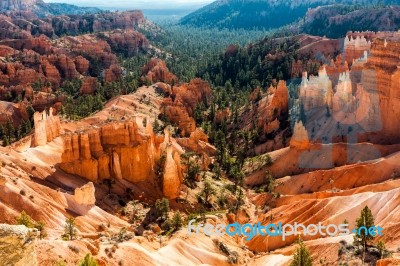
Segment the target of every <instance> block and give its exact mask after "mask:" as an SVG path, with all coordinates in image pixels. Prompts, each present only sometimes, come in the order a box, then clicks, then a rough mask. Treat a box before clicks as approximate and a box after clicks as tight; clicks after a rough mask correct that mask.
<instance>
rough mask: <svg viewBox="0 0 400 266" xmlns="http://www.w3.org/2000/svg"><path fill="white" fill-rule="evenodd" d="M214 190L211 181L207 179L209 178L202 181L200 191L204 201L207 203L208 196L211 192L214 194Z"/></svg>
mask: <svg viewBox="0 0 400 266" xmlns="http://www.w3.org/2000/svg"><path fill="white" fill-rule="evenodd" d="M214 192H215V189H214V187H213V186H212V185H211V182H210V181H209V180H206V181H205V182H204V188H203V190H202V191H201V194H202V195H203V196H204V202H205V203H207V204H208V203H209V200H210V196H211V195H212V194H214Z"/></svg>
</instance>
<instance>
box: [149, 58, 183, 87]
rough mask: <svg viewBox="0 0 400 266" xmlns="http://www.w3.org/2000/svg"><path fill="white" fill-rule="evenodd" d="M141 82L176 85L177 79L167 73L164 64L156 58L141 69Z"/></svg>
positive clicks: (167, 70)
mask: <svg viewBox="0 0 400 266" xmlns="http://www.w3.org/2000/svg"><path fill="white" fill-rule="evenodd" d="M142 75H143V78H142V79H143V81H145V82H150V83H156V82H164V83H168V84H171V83H177V82H178V78H177V77H176V76H175V75H174V74H173V73H171V72H170V71H169V69H168V68H167V65H166V64H165V62H164V61H163V60H161V59H158V58H152V59H151V60H150V61H149V62H148V63H147V64H146V65H145V66H144V67H143V69H142Z"/></svg>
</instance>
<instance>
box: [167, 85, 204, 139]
mask: <svg viewBox="0 0 400 266" xmlns="http://www.w3.org/2000/svg"><path fill="white" fill-rule="evenodd" d="M160 88H161V87H160ZM161 89H165V91H164V93H166V94H167V95H169V97H167V98H164V101H163V104H162V106H161V114H162V115H164V116H165V117H167V118H168V119H169V120H170V121H171V122H172V123H173V124H175V125H177V126H178V128H179V130H180V135H181V136H184V137H189V136H190V133H192V132H193V131H195V130H196V121H195V120H194V118H193V113H194V110H195V108H196V106H197V104H199V103H200V102H207V101H208V100H209V98H210V96H211V88H210V85H209V84H208V83H207V82H205V81H203V80H201V79H199V78H196V79H193V80H191V81H190V82H189V83H187V84H181V85H178V86H173V87H172V89H171V88H170V87H162V88H161Z"/></svg>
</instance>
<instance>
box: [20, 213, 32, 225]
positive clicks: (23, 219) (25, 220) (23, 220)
mask: <svg viewBox="0 0 400 266" xmlns="http://www.w3.org/2000/svg"><path fill="white" fill-rule="evenodd" d="M17 224H19V225H25V226H26V227H33V221H32V218H31V217H30V216H29V215H28V214H26V212H25V211H22V212H21V215H20V216H19V217H18V218H17Z"/></svg>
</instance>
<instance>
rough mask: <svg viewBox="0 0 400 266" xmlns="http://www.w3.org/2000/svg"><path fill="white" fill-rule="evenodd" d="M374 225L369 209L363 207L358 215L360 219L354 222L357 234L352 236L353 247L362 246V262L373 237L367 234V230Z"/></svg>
mask: <svg viewBox="0 0 400 266" xmlns="http://www.w3.org/2000/svg"><path fill="white" fill-rule="evenodd" d="M373 226H375V225H374V216H373V215H372V212H371V209H370V208H368V206H365V207H364V208H363V209H362V210H361V213H360V217H359V218H357V220H356V230H357V233H356V234H355V235H354V245H355V246H358V247H359V246H360V245H361V246H362V250H363V261H364V258H365V251H366V249H367V244H368V242H369V241H371V240H372V239H373V238H374V236H372V235H371V234H369V233H368V229H369V228H370V227H373Z"/></svg>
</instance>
